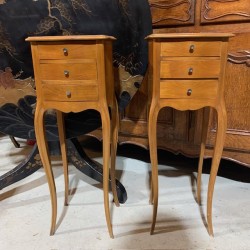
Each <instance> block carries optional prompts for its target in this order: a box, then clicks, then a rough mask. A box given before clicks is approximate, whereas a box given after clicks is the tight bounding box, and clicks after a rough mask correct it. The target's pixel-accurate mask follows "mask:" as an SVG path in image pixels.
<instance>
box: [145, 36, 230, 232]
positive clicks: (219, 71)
mask: <svg viewBox="0 0 250 250" xmlns="http://www.w3.org/2000/svg"><path fill="white" fill-rule="evenodd" d="M232 36H233V35H232V34H224V33H203V34H202V33H197V34H194V33H187V34H153V35H150V36H148V37H147V39H148V42H149V81H150V84H149V86H150V88H149V104H148V105H149V117H148V137H149V145H150V158H151V164H152V193H151V197H152V201H153V220H152V226H151V234H152V233H153V232H154V228H155V222H156V215H157V206H158V167H157V164H158V162H157V117H158V113H159V111H160V109H161V108H163V107H171V108H174V109H177V110H197V109H201V108H205V113H206V114H205V116H204V117H205V118H204V121H203V128H202V130H203V131H202V143H201V151H200V161H199V167H198V177H197V200H198V202H199V203H200V192H201V191H200V190H201V189H200V186H201V173H202V164H203V157H204V150H205V143H206V137H207V129H208V122H209V116H208V113H209V108H210V107H211V108H214V109H215V110H216V111H217V134H216V142H215V145H214V155H213V160H212V166H211V172H210V178H209V184H208V192H207V223H208V233H209V235H213V226H212V198H213V192H214V184H215V179H216V176H217V172H218V167H219V163H220V159H221V155H222V151H223V144H224V139H225V134H226V127H227V115H226V108H225V102H224V80H225V79H224V78H225V68H226V61H227V47H228V40H229V38H230V37H232Z"/></svg>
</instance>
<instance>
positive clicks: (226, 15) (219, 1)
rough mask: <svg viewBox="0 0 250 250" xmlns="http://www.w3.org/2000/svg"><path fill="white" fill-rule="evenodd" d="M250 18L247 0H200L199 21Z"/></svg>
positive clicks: (227, 20) (249, 6) (249, 3)
mask: <svg viewBox="0 0 250 250" xmlns="http://www.w3.org/2000/svg"><path fill="white" fill-rule="evenodd" d="M246 20H250V1H249V0H202V10H201V23H211V22H229V21H246Z"/></svg>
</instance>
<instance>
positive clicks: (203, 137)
mask: <svg viewBox="0 0 250 250" xmlns="http://www.w3.org/2000/svg"><path fill="white" fill-rule="evenodd" d="M209 115H210V107H205V108H204V114H203V122H202V134H201V149H200V158H199V165H198V175H197V202H198V204H199V205H201V176H202V166H203V161H204V154H205V146H206V140H207V133H208V123H209Z"/></svg>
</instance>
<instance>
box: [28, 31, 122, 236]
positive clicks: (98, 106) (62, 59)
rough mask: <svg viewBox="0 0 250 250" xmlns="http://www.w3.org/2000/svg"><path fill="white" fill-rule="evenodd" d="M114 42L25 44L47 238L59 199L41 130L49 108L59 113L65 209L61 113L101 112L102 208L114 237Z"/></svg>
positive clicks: (36, 40) (34, 40) (77, 39)
mask: <svg viewBox="0 0 250 250" xmlns="http://www.w3.org/2000/svg"><path fill="white" fill-rule="evenodd" d="M113 40H114V38H113V37H110V36H104V35H79V36H45V37H29V38H27V39H26V41H28V42H30V43H31V49H32V57H33V67H34V74H35V83H36V91H37V106H36V112H35V132H36V140H37V145H38V149H39V153H40V156H41V160H42V163H43V166H44V169H45V172H46V176H47V179H48V184H49V189H50V196H51V204H52V220H51V231H50V234H51V235H53V234H54V233H55V227H56V216H57V200H56V188H55V182H54V177H53V172H52V169H51V163H50V158H49V154H48V146H47V141H46V131H45V128H44V113H45V112H46V110H48V109H55V110H57V123H58V132H59V139H60V145H61V154H62V160H63V168H64V177H65V204H66V205H67V203H68V164H67V154H66V145H65V129H64V121H63V113H68V112H80V111H83V110H86V109H94V110H97V111H99V112H100V115H101V120H102V134H103V192H104V207H105V215H106V221H107V226H108V230H109V234H110V236H111V237H112V238H113V230H112V224H111V218H110V211H109V193H108V192H109V162H110V151H111V186H112V191H113V195H114V200H115V203H116V205H117V206H118V205H119V202H118V199H117V193H116V187H115V158H116V147H117V137H118V108H117V102H116V98H115V93H114V79H113V77H114V75H113V58H112V42H113ZM109 108H110V110H111V111H110V114H109ZM110 145H111V147H110Z"/></svg>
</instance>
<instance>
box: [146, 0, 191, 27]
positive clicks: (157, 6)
mask: <svg viewBox="0 0 250 250" xmlns="http://www.w3.org/2000/svg"><path fill="white" fill-rule="evenodd" d="M194 3H195V1H194V0H172V1H169V0H149V5H150V10H151V14H152V23H153V26H163V25H190V24H194Z"/></svg>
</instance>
